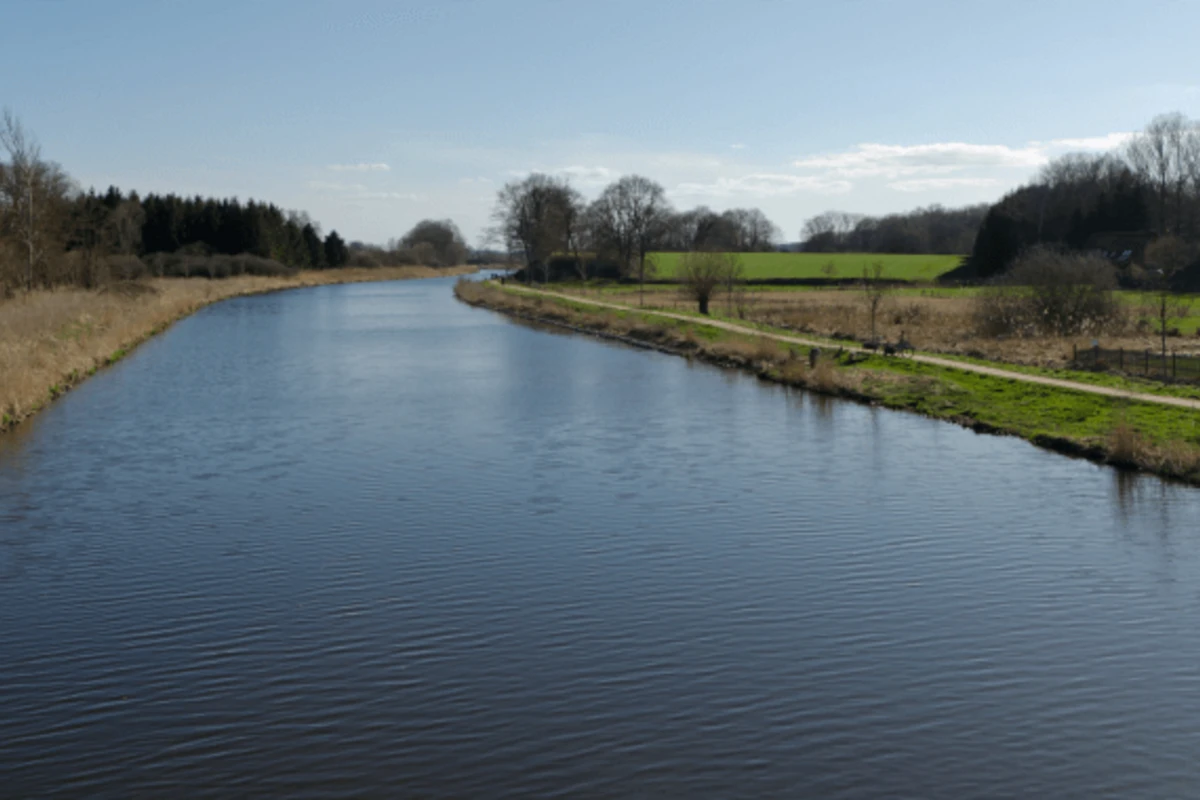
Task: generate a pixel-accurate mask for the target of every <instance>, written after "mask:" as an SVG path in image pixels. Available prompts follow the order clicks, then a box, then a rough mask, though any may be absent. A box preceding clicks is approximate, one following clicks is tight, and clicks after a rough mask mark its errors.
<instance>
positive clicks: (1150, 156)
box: [1125, 112, 1191, 233]
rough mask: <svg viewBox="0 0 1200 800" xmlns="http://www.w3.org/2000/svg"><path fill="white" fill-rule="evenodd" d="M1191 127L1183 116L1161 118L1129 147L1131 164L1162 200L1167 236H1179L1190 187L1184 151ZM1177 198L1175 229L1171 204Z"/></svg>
mask: <svg viewBox="0 0 1200 800" xmlns="http://www.w3.org/2000/svg"><path fill="white" fill-rule="evenodd" d="M1190 127H1191V123H1190V122H1189V121H1188V119H1187V117H1185V116H1184V115H1183V114H1180V113H1179V112H1175V113H1172V114H1160V115H1159V116H1157V117H1155V118H1154V119H1152V120H1151V121H1150V124H1149V125H1147V126H1146V129H1145V130H1144V131H1142V132H1141V133H1139V134H1137V135H1136V136H1134V137H1133V139H1131V140H1130V142H1129V144H1128V145H1127V147H1126V151H1125V152H1126V156H1127V157H1128V158H1129V163H1130V164H1131V165H1132V166H1133V169H1134V171H1135V172H1137V173H1138V175H1140V176H1141V177H1142V179H1143V180H1145V181H1146V182H1147V183H1149V184H1150V185H1151V186H1152V187H1153V189H1154V193H1155V195H1156V196H1157V199H1158V226H1159V230H1160V231H1161V232H1163V233H1175V232H1178V228H1179V221H1180V216H1181V214H1182V203H1183V190H1184V187H1185V183H1186V171H1185V166H1184V160H1185V159H1184V149H1185V145H1186V141H1187V133H1188V129H1189V128H1190ZM1172 195H1174V200H1175V203H1174V205H1175V218H1174V223H1175V224H1174V225H1172V224H1171V222H1172V220H1171V219H1170V216H1169V204H1170V200H1171V198H1172Z"/></svg>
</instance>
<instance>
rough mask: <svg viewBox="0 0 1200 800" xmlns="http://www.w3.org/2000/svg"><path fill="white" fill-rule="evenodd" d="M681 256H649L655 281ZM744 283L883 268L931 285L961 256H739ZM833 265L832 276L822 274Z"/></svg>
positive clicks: (670, 272) (892, 276)
mask: <svg viewBox="0 0 1200 800" xmlns="http://www.w3.org/2000/svg"><path fill="white" fill-rule="evenodd" d="M682 255H683V254H682V253H653V254H652V257H653V258H654V262H655V264H656V265H657V273H656V277H658V278H671V277H673V276H674V275H675V269H676V265H677V263H678V262H679V259H680V257H681V256H682ZM740 256H741V260H742V268H743V270H745V278H746V279H747V280H767V279H772V278H810V279H811V278H816V279H820V278H860V277H862V273H863V268H864V267H869V266H870V265H872V264H874V263H875V262H877V261H878V262H880V263H882V264H883V277H884V278H887V279H889V280H898V281H932V280H936V279H937V277H938V276H939V275H942V274H943V273H946V272H949V271H950V270H952V269H954V268H955V267H957V266H958V264H959V262H960V261H961V260H962V256H954V255H950V256H946V255H890V254H886V253H741V254H740ZM830 263H832V264H833V267H834V269H833V274H832V275H830V274H827V273H825V272H822V271H821V269H822V267H824V266H825V265H826V264H830Z"/></svg>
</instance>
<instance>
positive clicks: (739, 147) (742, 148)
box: [729, 142, 746, 150]
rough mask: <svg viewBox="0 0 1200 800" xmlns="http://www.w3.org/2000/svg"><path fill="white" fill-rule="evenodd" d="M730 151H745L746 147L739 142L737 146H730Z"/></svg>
mask: <svg viewBox="0 0 1200 800" xmlns="http://www.w3.org/2000/svg"><path fill="white" fill-rule="evenodd" d="M729 149H730V150H745V149H746V145H744V144H742V143H741V142H738V143H737V144H731V145H729Z"/></svg>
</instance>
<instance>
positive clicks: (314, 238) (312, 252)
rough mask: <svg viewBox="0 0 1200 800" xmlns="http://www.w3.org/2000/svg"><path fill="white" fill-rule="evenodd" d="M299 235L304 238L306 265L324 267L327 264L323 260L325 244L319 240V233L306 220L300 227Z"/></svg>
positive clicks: (315, 267)
mask: <svg viewBox="0 0 1200 800" xmlns="http://www.w3.org/2000/svg"><path fill="white" fill-rule="evenodd" d="M300 235H301V236H302V237H303V238H304V249H305V251H306V253H307V260H308V266H309V267H310V268H312V269H324V268H325V267H326V266H327V264H326V261H325V244H324V242H322V241H321V233H320V232H319V231H318V230H317V228H316V226H314V225H313V224H312V223H311V222H307V223H305V224H304V227H303V228H301V229H300Z"/></svg>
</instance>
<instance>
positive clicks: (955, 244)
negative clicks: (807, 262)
mask: <svg viewBox="0 0 1200 800" xmlns="http://www.w3.org/2000/svg"><path fill="white" fill-rule="evenodd" d="M987 211H988V204H987V203H980V204H978V205H971V206H964V207H962V208H944V207H942V206H940V205H932V206H928V207H925V208H917V209H914V210H913V211H908V212H904V213H898V214H886V215H884V216H880V217H871V216H867V215H865V214H851V213H847V212H845V211H826V212H824V213H822V214H818V215H817V216H815V217H813V218H811V219H809V220H808V221H807V222H805V223H804V228H803V230H802V231H801V232H800V238H801V240H802V244H801V249H803V250H804V251H805V252H813V253H939V254H950V255H953V254H960V253H968V252H970V251H971V248H972V246H973V244H974V242H975V236H976V234H978V232H979V226H980V224H981V223H982V222H983V218H984V216H985V215H986V214H987Z"/></svg>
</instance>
